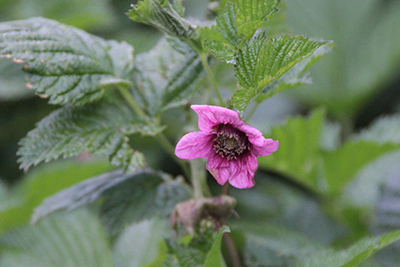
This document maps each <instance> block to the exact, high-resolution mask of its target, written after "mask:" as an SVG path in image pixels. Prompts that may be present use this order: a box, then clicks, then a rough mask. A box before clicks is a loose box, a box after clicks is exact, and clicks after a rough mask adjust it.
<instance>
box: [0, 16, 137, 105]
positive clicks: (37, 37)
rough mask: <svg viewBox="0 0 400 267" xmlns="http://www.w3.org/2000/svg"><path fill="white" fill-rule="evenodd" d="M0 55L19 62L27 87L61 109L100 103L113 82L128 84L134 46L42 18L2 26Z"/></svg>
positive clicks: (0, 27) (12, 22) (7, 23)
mask: <svg viewBox="0 0 400 267" xmlns="http://www.w3.org/2000/svg"><path fill="white" fill-rule="evenodd" d="M0 55H1V57H5V58H13V60H14V62H16V63H23V64H24V66H23V70H24V71H25V72H27V73H28V84H27V86H28V88H31V89H34V90H35V91H36V93H37V94H40V95H44V96H47V97H49V98H50V100H49V103H51V104H62V105H64V104H67V103H70V104H73V105H83V104H86V103H88V102H93V101H96V100H98V99H100V98H101V97H102V96H103V95H104V89H103V88H102V84H103V83H110V81H111V80H112V81H113V83H117V84H118V83H124V84H130V81H127V80H125V79H127V78H130V76H129V74H130V72H131V70H132V67H133V48H132V46H130V45H128V44H126V43H117V42H115V41H105V40H103V39H101V38H98V37H96V36H93V35H91V34H88V33H86V32H84V31H82V30H79V29H76V28H74V27H71V26H66V25H63V24H61V23H58V22H56V21H53V20H49V19H44V18H32V19H28V20H20V21H11V22H3V23H1V24H0ZM116 56H117V58H114V57H116Z"/></svg>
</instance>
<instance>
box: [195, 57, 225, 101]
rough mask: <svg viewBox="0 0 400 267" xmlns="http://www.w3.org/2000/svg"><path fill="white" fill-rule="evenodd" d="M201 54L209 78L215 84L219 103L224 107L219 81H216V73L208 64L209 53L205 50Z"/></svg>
mask: <svg viewBox="0 0 400 267" xmlns="http://www.w3.org/2000/svg"><path fill="white" fill-rule="evenodd" d="M199 55H200V59H201V62H202V63H203V66H204V68H205V69H206V72H207V75H208V78H209V79H210V81H211V84H212V85H213V87H214V90H215V92H216V94H217V97H218V100H219V103H220V105H221V106H222V107H224V106H225V103H224V100H223V99H222V96H221V93H220V92H219V89H218V85H217V82H216V81H215V78H214V74H213V72H212V70H211V68H210V65H209V64H208V60H207V59H208V54H206V53H204V52H200V53H199Z"/></svg>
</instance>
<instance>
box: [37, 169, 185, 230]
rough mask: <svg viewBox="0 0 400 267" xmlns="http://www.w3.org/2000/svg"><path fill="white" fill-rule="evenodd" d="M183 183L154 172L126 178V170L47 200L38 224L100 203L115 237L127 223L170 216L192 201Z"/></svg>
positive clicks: (105, 221)
mask: <svg viewBox="0 0 400 267" xmlns="http://www.w3.org/2000/svg"><path fill="white" fill-rule="evenodd" d="M190 195H191V193H190V190H189V189H188V188H187V186H186V185H185V184H184V183H183V182H182V181H181V180H179V179H175V180H173V179H172V178H171V177H170V176H168V175H166V174H164V173H161V172H155V171H152V170H148V169H145V170H140V171H138V172H136V173H129V174H124V173H123V171H122V170H118V171H115V172H111V173H105V174H103V175H100V176H97V177H94V178H92V179H89V180H87V181H84V182H82V183H79V184H77V185H75V186H72V187H70V188H68V189H65V190H63V191H61V192H59V193H57V194H55V195H54V196H52V197H50V198H47V199H46V200H44V201H43V203H42V204H41V205H40V206H39V207H38V208H37V209H36V210H35V213H34V214H33V216H32V221H34V222H35V221H37V220H39V219H41V218H43V217H45V216H47V215H48V214H50V213H53V212H55V211H57V210H66V211H70V210H73V209H76V208H77V207H80V206H82V205H87V204H89V203H93V202H100V210H99V212H100V216H101V217H102V219H103V221H104V223H105V225H106V227H107V229H108V230H109V231H110V233H111V234H112V235H116V234H117V233H119V232H120V231H121V229H122V228H123V227H124V225H126V224H127V223H132V222H134V221H141V220H144V219H146V218H152V217H154V216H166V215H169V214H170V213H171V211H172V209H173V208H174V207H175V205H176V204H177V203H178V202H181V201H184V200H186V199H188V198H189V197H190Z"/></svg>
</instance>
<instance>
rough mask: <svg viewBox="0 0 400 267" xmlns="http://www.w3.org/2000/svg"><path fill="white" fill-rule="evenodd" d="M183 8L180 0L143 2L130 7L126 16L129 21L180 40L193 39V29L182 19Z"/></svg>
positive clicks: (148, 0)
mask: <svg viewBox="0 0 400 267" xmlns="http://www.w3.org/2000/svg"><path fill="white" fill-rule="evenodd" d="M182 15H183V7H182V4H181V0H173V1H172V3H170V1H168V0H143V1H139V2H138V4H137V5H132V9H131V10H129V12H128V16H129V18H130V19H132V20H134V21H137V22H142V23H146V24H149V25H152V26H154V27H156V28H157V29H159V30H161V31H164V32H166V33H167V34H169V35H172V36H175V37H179V38H182V39H190V38H193V37H195V35H196V31H195V27H194V26H193V25H192V24H190V22H188V21H187V20H186V19H184V18H182Z"/></svg>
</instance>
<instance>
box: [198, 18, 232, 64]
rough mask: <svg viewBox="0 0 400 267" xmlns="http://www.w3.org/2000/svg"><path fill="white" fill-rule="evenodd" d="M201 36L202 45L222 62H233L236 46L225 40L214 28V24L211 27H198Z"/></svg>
mask: <svg viewBox="0 0 400 267" xmlns="http://www.w3.org/2000/svg"><path fill="white" fill-rule="evenodd" d="M200 34H201V38H202V40H203V45H204V46H205V47H207V49H208V50H209V51H210V52H211V53H212V54H213V55H214V56H216V57H217V58H218V59H220V60H222V61H223V62H227V63H233V62H232V60H233V59H234V56H235V53H236V50H237V48H236V47H235V46H233V45H232V44H231V43H229V42H227V40H226V39H225V38H224V37H223V36H222V35H221V34H220V33H218V31H217V30H216V28H215V26H211V28H207V27H205V28H201V29H200Z"/></svg>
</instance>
